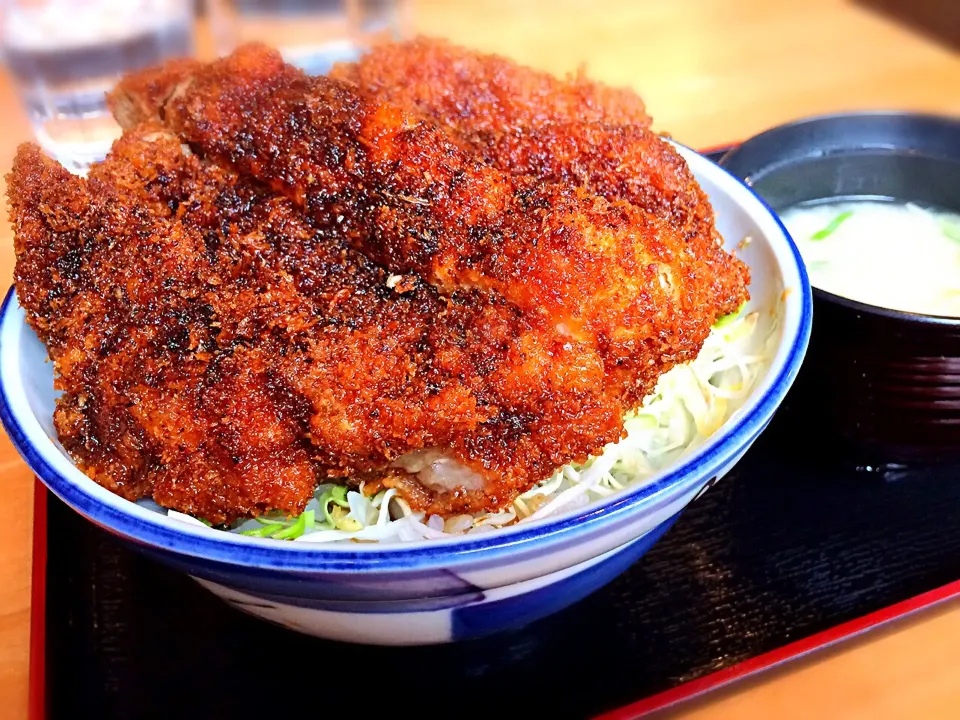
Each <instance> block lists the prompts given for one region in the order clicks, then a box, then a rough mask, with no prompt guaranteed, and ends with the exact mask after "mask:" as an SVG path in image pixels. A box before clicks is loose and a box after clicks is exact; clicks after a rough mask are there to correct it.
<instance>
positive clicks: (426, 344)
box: [8, 41, 748, 524]
mask: <svg viewBox="0 0 960 720" xmlns="http://www.w3.org/2000/svg"><path fill="white" fill-rule="evenodd" d="M418 42H419V43H420V44H419V45H418V44H416V43H415V44H413V45H410V46H405V45H398V46H395V47H394V48H392V49H387V50H383V51H378V53H383V54H379V55H378V54H377V53H375V54H373V55H371V56H370V58H369V59H368V60H367V61H365V62H363V63H361V64H359V65H356V66H352V68H340V69H338V70H337V73H336V74H338V76H339V77H340V78H341V79H331V78H311V77H307V76H305V75H304V74H302V73H301V72H299V71H297V70H295V69H294V68H292V67H290V66H287V65H285V64H284V63H283V62H282V60H281V58H280V56H279V54H277V53H276V52H275V51H271V50H269V49H267V48H265V47H262V46H258V45H250V46H246V47H244V48H241V49H239V50H238V51H236V52H235V53H234V54H233V55H231V56H229V57H228V58H225V59H222V60H219V61H216V62H214V63H211V64H201V63H199V62H196V61H177V62H173V63H168V64H166V65H164V66H161V67H159V68H154V69H152V70H148V71H144V72H140V73H136V74H134V75H131V76H129V77H127V78H125V79H124V80H123V81H121V83H120V84H119V85H118V87H117V89H116V90H115V91H114V92H113V93H112V95H111V97H110V102H111V105H112V107H113V109H114V113H115V115H116V117H117V118H118V120H119V121H120V122H121V124H122V125H123V126H124V128H125V133H124V136H123V137H122V138H121V140H119V141H118V142H117V143H116V144H115V146H114V148H113V151H112V152H111V154H110V156H109V157H108V158H107V160H106V161H104V162H103V163H101V164H98V165H96V166H94V167H93V168H92V169H91V171H90V174H89V177H88V178H87V179H81V178H77V177H74V176H72V175H70V174H69V173H67V171H65V170H64V169H63V168H61V167H60V166H59V165H57V164H56V163H55V162H53V161H51V160H48V159H47V158H45V157H43V156H42V154H41V153H40V151H39V149H38V148H37V147H36V146H33V145H25V146H23V147H21V148H20V150H19V152H18V155H17V158H16V160H15V163H14V167H13V171H12V172H11V174H10V176H9V178H8V181H9V186H8V187H9V189H8V192H9V197H10V206H11V220H12V222H13V223H14V226H15V238H16V239H15V243H16V253H17V266H16V276H15V280H16V286H17V292H18V297H19V299H20V302H21V304H22V305H23V306H24V308H25V309H26V311H27V316H28V321H29V322H30V324H31V325H32V326H33V327H34V328H35V329H36V331H37V333H38V334H39V336H40V337H41V339H42V340H43V341H44V343H45V344H46V345H47V348H48V351H49V354H50V356H51V358H52V359H53V361H54V363H55V370H56V383H57V387H58V388H59V389H61V390H63V391H64V392H63V395H62V397H61V399H60V400H59V401H58V405H57V410H56V416H55V424H56V428H57V432H58V434H59V436H60V439H61V441H62V442H63V444H64V446H65V447H66V449H67V450H68V452H69V453H70V454H71V456H72V457H74V458H75V459H76V461H77V462H78V464H79V465H80V467H81V468H82V469H83V470H84V471H85V472H86V473H87V474H88V475H90V476H91V477H92V478H93V479H95V480H96V481H97V482H99V483H101V484H102V485H104V486H105V487H107V488H109V489H111V490H113V491H114V492H117V493H119V494H121V495H123V496H124V497H127V498H129V499H138V498H141V497H153V498H154V499H155V500H156V501H157V502H158V503H160V504H161V505H163V506H166V507H170V508H174V509H176V510H179V511H181V512H186V513H189V514H192V515H195V516H199V517H203V518H205V519H207V520H209V521H211V522H214V523H217V524H219V523H224V522H229V521H231V520H233V519H235V518H238V517H247V516H256V515H259V514H262V513H265V512H268V511H275V510H279V511H282V512H287V513H290V514H295V513H298V512H300V511H302V509H303V507H304V505H305V504H306V502H307V500H308V499H309V498H310V496H311V493H312V491H313V488H314V486H315V484H316V482H317V481H318V480H321V479H324V478H347V477H352V478H354V480H355V479H356V478H359V477H362V478H364V479H365V481H366V484H367V486H368V487H394V488H396V489H397V490H398V492H399V493H400V494H401V495H402V496H403V497H405V498H406V499H407V501H408V502H410V503H411V505H413V506H414V507H415V508H418V509H423V510H425V511H427V512H428V513H437V514H441V515H453V514H459V513H463V512H469V513H473V512H479V511H482V510H495V509H498V508H501V507H503V506H504V505H507V504H509V503H510V502H512V500H513V499H514V498H515V497H516V496H517V494H518V493H521V492H523V491H525V490H527V489H529V488H530V487H532V486H533V485H534V484H535V483H537V482H539V481H540V480H542V479H544V478H545V477H547V476H549V475H550V474H551V473H552V472H553V471H554V470H555V469H556V468H557V467H559V466H561V465H563V464H565V463H570V462H582V461H584V460H586V458H587V457H588V456H589V455H591V454H594V453H597V452H599V451H600V450H601V449H602V448H603V446H604V445H606V444H607V443H609V442H613V441H615V440H617V439H618V438H620V437H621V436H622V433H623V421H622V418H623V415H624V413H625V412H626V411H628V410H630V409H632V408H633V407H636V406H637V405H638V404H639V402H640V400H641V399H642V398H643V397H644V396H645V395H646V394H647V393H648V392H649V391H650V390H651V389H652V388H653V386H654V384H655V382H656V380H657V378H659V376H660V375H661V374H662V373H663V372H665V371H666V370H668V369H669V368H670V367H672V366H673V365H675V364H677V363H681V362H686V361H688V360H690V359H692V358H693V357H695V356H696V354H697V352H698V351H699V349H700V346H701V345H702V342H703V340H704V338H705V337H706V335H707V334H708V332H709V330H710V326H711V325H712V324H713V322H714V321H715V320H716V318H717V317H718V316H719V315H722V314H725V313H727V312H729V311H731V310H732V309H734V308H735V307H737V306H738V305H739V304H740V302H742V300H743V299H744V298H745V297H746V283H747V280H748V275H747V272H746V268H745V267H744V266H743V265H742V264H741V263H739V262H738V261H736V260H734V259H733V258H732V257H731V256H729V255H727V254H726V253H725V252H724V251H723V250H722V249H721V248H720V247H719V245H718V242H717V241H718V237H717V234H716V230H715V229H714V227H713V217H712V211H711V210H710V207H709V203H708V202H707V201H706V198H705V196H704V195H703V193H702V191H701V190H700V188H699V187H698V186H697V184H696V182H695V181H694V179H693V177H692V175H691V174H690V172H689V170H688V169H687V168H686V166H685V164H684V163H683V161H682V159H681V158H680V157H679V156H678V155H676V153H674V152H673V150H672V149H671V148H670V147H669V146H668V145H666V144H664V143H663V142H662V141H661V140H659V138H657V137H656V136H655V135H653V134H652V133H650V131H649V130H648V129H647V125H649V118H648V117H647V115H646V112H645V110H644V107H643V103H642V102H641V101H640V100H639V98H637V97H636V96H635V95H633V94H632V93H630V92H628V91H621V90H612V89H609V88H604V87H602V86H600V85H596V84H594V83H590V82H589V81H587V80H585V79H584V78H582V77H576V78H572V79H567V80H557V79H554V78H551V77H549V76H547V75H545V74H543V73H537V72H536V71H532V70H527V69H524V68H520V67H518V66H516V65H514V64H512V63H510V62H509V61H507V60H504V59H501V58H495V57H492V56H480V55H477V54H475V53H471V52H470V51H465V50H459V49H457V48H453V47H452V46H449V45H446V44H444V43H431V42H430V41H418ZM391 52H393V53H396V54H395V55H390V54H389V53H391ZM418 57H419V58H420V59H422V60H429V62H424V63H423V64H422V65H419V66H418V68H419V69H414V68H413V66H414V65H417V63H416V62H415V60H416V59H417V58H418ZM404 63H405V64H404ZM388 66H395V67H397V68H401V70H400V74H399V75H398V74H396V73H393V74H391V73H390V72H388ZM454 66H455V67H456V68H457V71H456V73H454V74H451V72H450V68H451V67H454ZM403 68H406V69H403ZM405 77H408V78H409V83H408V84H409V86H410V87H408V88H406V89H403V88H400V85H402V84H403V83H404V82H405V81H404V78H405ZM434 86H435V87H436V92H435V93H433V94H431V91H430V88H431V87H434ZM458 94H459V95H460V100H458V101H457V103H459V104H454V105H451V104H450V102H452V101H451V98H455V97H457V95H458ZM544 118H546V120H544ZM418 451H428V453H433V454H436V453H440V455H441V456H442V457H447V458H452V459H454V460H456V461H457V463H458V464H459V467H460V468H462V469H463V470H464V471H465V472H466V473H467V474H468V475H470V476H472V477H475V478H478V479H479V481H480V484H479V486H472V485H470V484H469V483H466V484H464V485H460V486H457V487H454V488H449V487H445V486H437V485H432V484H431V483H430V482H428V481H427V480H426V479H425V476H417V475H411V474H409V473H408V472H405V471H404V470H403V469H402V468H401V467H398V464H397V460H398V458H400V459H401V460H402V459H403V458H404V457H405V456H407V457H412V455H411V454H412V453H414V454H415V453H417V452H418ZM431 457H432V455H431ZM401 464H402V463H401Z"/></svg>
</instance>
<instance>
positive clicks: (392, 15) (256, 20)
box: [207, 0, 408, 74]
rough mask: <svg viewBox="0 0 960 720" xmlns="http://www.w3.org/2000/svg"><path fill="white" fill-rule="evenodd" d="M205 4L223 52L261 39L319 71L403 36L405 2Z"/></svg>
mask: <svg viewBox="0 0 960 720" xmlns="http://www.w3.org/2000/svg"><path fill="white" fill-rule="evenodd" d="M207 7H208V10H209V12H210V20H211V25H212V30H213V33H214V37H215V43H216V47H217V51H218V52H219V53H220V54H221V55H224V54H226V53H229V52H230V51H231V50H233V49H234V48H235V47H236V46H237V45H240V44H242V43H244V42H250V41H260V42H264V43H266V44H268V45H272V46H273V47H276V48H277V49H278V50H280V52H281V53H282V54H283V57H284V59H285V60H286V61H287V62H289V63H292V64H294V65H297V66H298V67H300V68H301V69H303V70H304V71H306V72H308V73H312V74H322V73H325V72H327V71H328V70H329V69H330V67H331V66H332V65H333V63H335V62H339V61H342V60H353V59H355V58H356V57H357V55H358V54H359V53H360V52H362V51H363V50H364V49H365V48H367V47H370V46H371V45H373V44H375V43H377V42H382V41H389V40H396V39H399V38H401V37H402V36H404V35H405V33H406V28H407V12H408V0H209V1H208V5H207Z"/></svg>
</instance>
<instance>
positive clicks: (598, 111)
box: [330, 38, 650, 133]
mask: <svg viewBox="0 0 960 720" xmlns="http://www.w3.org/2000/svg"><path fill="white" fill-rule="evenodd" d="M330 74H331V76H332V77H336V78H338V79H341V80H350V81H352V82H355V83H356V84H358V85H361V86H363V87H364V88H366V89H367V90H369V91H371V92H373V93H375V94H378V93H380V92H386V93H389V94H392V95H394V97H395V98H396V100H397V101H398V102H399V103H400V104H406V102H405V101H407V100H412V99H416V100H417V102H415V103H413V104H420V102H423V103H424V104H426V105H428V106H429V107H431V108H435V110H436V113H437V115H438V116H441V117H446V118H454V117H459V118H464V119H465V120H468V121H469V122H470V125H471V128H472V129H473V131H475V132H483V131H490V132H495V133H499V132H501V131H502V130H503V128H508V127H522V128H532V127H539V126H541V125H545V124H548V123H555V122H603V123H611V124H615V125H636V126H641V127H648V126H649V125H650V116H649V115H647V112H646V107H645V106H644V103H643V100H641V99H640V97H639V96H638V95H637V94H636V93H635V92H633V91H631V90H629V89H626V88H612V87H608V86H605V85H601V84H599V83H595V82H593V81H591V80H588V79H587V78H586V77H584V75H583V73H582V72H581V73H578V74H577V75H574V76H573V77H569V78H566V79H560V78H556V77H554V76H552V75H550V74H548V73H544V72H539V71H537V70H534V69H532V68H528V67H524V66H522V65H518V64H517V63H516V62H514V61H513V60H510V59H508V58H504V57H500V56H498V55H488V54H483V53H479V52H477V51H475V50H470V49H468V48H464V47H459V46H457V45H454V44H452V43H450V42H448V41H446V40H441V39H436V38H416V39H414V40H410V41H407V42H403V43H390V44H384V45H380V46H375V47H374V48H373V49H372V51H371V52H369V53H367V54H366V55H364V56H363V57H362V58H361V62H359V63H348V64H339V65H337V66H335V67H334V69H333V71H332V72H331V73H330ZM401 87H402V88H404V89H403V91H402V95H400V94H396V91H397V89H398V88H401Z"/></svg>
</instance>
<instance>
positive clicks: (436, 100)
mask: <svg viewBox="0 0 960 720" xmlns="http://www.w3.org/2000/svg"><path fill="white" fill-rule="evenodd" d="M330 74H331V76H332V77H334V78H337V79H340V80H345V81H348V82H351V83H353V84H354V85H355V86H356V87H358V88H359V89H360V90H361V91H362V92H363V93H364V94H366V95H368V96H369V97H371V98H373V100H374V101H376V102H389V103H394V104H397V105H402V106H403V107H405V108H407V109H410V110H413V111H415V112H418V113H420V114H422V115H424V116H426V117H428V118H429V119H431V120H433V121H434V122H436V123H438V124H440V125H442V126H443V127H445V128H447V129H448V130H449V131H450V132H451V134H452V135H453V136H454V137H456V138H458V139H459V140H461V141H462V142H463V143H464V144H465V145H467V146H469V147H471V148H473V149H474V150H476V151H477V152H479V153H480V154H481V155H482V156H483V157H484V158H485V159H486V160H487V161H488V162H490V163H491V164H492V165H494V166H495V167H497V168H499V169H501V170H503V171H505V172H508V173H512V174H515V175H535V176H537V177H539V178H542V179H544V180H549V181H552V182H567V183H572V184H574V185H577V186H580V187H584V188H587V189H588V190H590V191H592V192H594V193H596V194H598V195H602V196H603V197H605V198H606V199H607V200H611V201H617V200H626V201H628V202H630V203H632V204H634V205H636V206H638V207H640V208H643V209H645V210H648V211H650V212H652V213H655V214H657V215H661V216H665V217H667V218H669V221H670V223H671V225H672V226H673V227H674V228H676V229H677V230H678V231H679V232H682V233H683V234H684V235H685V236H686V238H687V244H688V246H689V247H690V249H691V251H692V252H693V253H695V254H696V256H697V257H698V258H701V259H702V260H703V261H704V263H705V266H704V268H703V271H704V273H705V275H703V276H701V278H699V280H700V281H702V282H705V283H708V284H711V281H712V288H711V289H712V291H713V292H712V293H711V296H712V300H711V306H715V307H716V310H717V312H718V313H719V314H720V315H725V314H728V313H731V312H733V311H735V310H736V309H737V308H738V307H739V306H740V305H741V304H742V303H743V302H744V301H745V300H746V299H747V285H748V284H749V270H748V268H747V266H746V265H745V264H743V263H742V262H740V261H738V260H737V259H735V258H734V257H733V256H732V255H731V254H730V253H728V252H726V251H725V250H724V249H723V245H722V239H721V238H720V235H719V233H718V232H717V230H716V226H715V223H714V215H713V208H712V207H711V206H710V202H709V200H708V199H707V197H706V194H705V193H704V192H703V190H702V189H701V188H700V186H699V185H698V183H697V181H696V179H695V178H694V177H693V173H691V172H690V169H689V167H688V166H687V164H686V162H685V161H684V160H683V158H682V157H681V156H680V154H679V153H678V152H677V151H676V150H675V149H674V148H673V147H672V146H671V145H670V144H669V143H668V142H667V141H666V140H664V139H663V138H662V137H661V136H660V135H658V134H656V133H654V132H653V131H651V130H650V128H649V124H650V119H649V117H646V114H645V113H643V112H638V111H636V110H633V111H631V103H630V102H628V99H629V98H630V97H631V94H630V91H628V90H610V89H606V88H603V87H602V86H597V85H592V86H590V87H591V88H592V89H591V90H590V91H589V92H588V91H585V90H581V91H580V97H579V100H578V101H576V100H573V99H572V98H576V97H577V94H578V93H577V92H576V90H577V89H580V88H583V87H584V86H583V85H582V84H580V83H581V82H582V81H580V80H578V81H576V82H574V83H572V84H571V83H570V82H569V81H568V82H567V83H566V84H563V83H561V82H560V81H555V82H556V84H557V85H558V88H557V89H556V90H555V92H554V93H553V94H547V95H546V97H544V94H543V93H540V92H532V91H530V89H529V88H530V86H531V82H530V81H529V79H528V78H530V77H531V75H533V76H534V77H538V75H537V74H536V73H535V72H534V71H532V70H530V69H529V68H525V67H523V66H521V65H518V64H517V63H514V62H512V61H510V60H507V59H505V58H501V57H498V56H495V55H486V54H483V53H479V52H476V51H473V50H469V49H467V48H462V47H458V46H456V45H453V44H451V43H449V42H447V41H445V40H439V39H432V38H416V39H414V40H410V41H406V42H398V43H389V44H383V45H379V46H376V47H374V48H373V49H372V50H371V51H369V52H368V53H366V54H364V55H363V56H362V57H361V58H360V59H359V60H358V61H356V62H351V63H339V64H337V65H336V66H335V67H334V68H333V70H332V71H331V73H330ZM634 97H635V96H634ZM550 99H552V100H553V104H550V103H549V102H548V100H550ZM635 104H636V107H639V108H642V104H641V102H640V100H639V98H636V103H635ZM578 108H579V111H578V110H577V109H578Z"/></svg>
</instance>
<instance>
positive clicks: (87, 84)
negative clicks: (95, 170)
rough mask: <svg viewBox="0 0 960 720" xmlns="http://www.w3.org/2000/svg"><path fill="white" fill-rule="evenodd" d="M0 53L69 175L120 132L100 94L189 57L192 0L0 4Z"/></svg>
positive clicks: (44, 141)
mask: <svg viewBox="0 0 960 720" xmlns="http://www.w3.org/2000/svg"><path fill="white" fill-rule="evenodd" d="M0 7H2V12H3V15H2V28H0V48H2V52H3V56H4V59H5V60H6V63H7V67H8V69H9V71H10V74H11V75H12V77H13V79H14V80H15V82H16V85H17V88H18V90H19V93H20V96H21V98H22V100H23V103H24V106H25V107H26V110H27V113H28V115H29V116H30V120H31V122H32V123H33V128H34V132H35V134H36V137H37V141H38V142H39V143H40V145H41V146H42V147H43V148H44V149H45V150H46V151H47V152H48V153H49V154H50V155H52V156H53V157H55V158H57V160H59V161H60V162H61V163H62V164H63V165H64V166H65V167H67V168H69V169H70V170H72V171H73V172H77V173H81V174H82V173H85V172H86V170H87V169H88V168H89V167H90V165H91V164H92V163H94V162H96V161H98V160H100V159H102V158H103V157H104V156H105V155H106V153H107V152H108V151H109V149H110V145H111V143H112V142H113V141H114V140H115V139H116V138H117V137H118V136H119V134H120V129H119V127H118V126H117V124H116V123H115V122H114V121H113V118H112V117H111V116H110V113H109V111H108V110H107V106H106V101H105V94H106V92H107V91H108V90H109V89H110V88H111V87H113V84H114V83H115V82H116V81H117V79H118V78H119V77H120V76H121V75H123V74H124V73H127V72H130V71H133V70H138V69H140V68H144V67H147V66H150V65H154V64H156V63H159V62H162V61H163V60H166V59H168V58H171V57H180V56H185V55H193V53H194V28H193V25H194V0H3V2H2V4H0Z"/></svg>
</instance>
